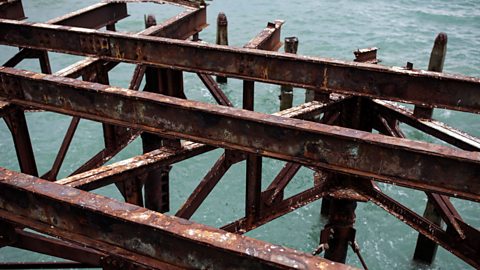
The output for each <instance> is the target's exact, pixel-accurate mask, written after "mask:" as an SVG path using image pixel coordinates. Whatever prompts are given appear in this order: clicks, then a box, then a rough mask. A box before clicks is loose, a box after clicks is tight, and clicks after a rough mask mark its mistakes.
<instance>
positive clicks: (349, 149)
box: [0, 67, 480, 201]
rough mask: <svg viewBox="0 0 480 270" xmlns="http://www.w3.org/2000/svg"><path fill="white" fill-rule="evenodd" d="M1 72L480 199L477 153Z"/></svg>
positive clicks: (247, 146)
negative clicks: (253, 134) (253, 133)
mask: <svg viewBox="0 0 480 270" xmlns="http://www.w3.org/2000/svg"><path fill="white" fill-rule="evenodd" d="M0 78H1V82H2V83H1V86H0V97H3V98H7V99H9V101H10V102H12V103H15V104H19V105H24V106H25V105H26V106H34V107H36V108H40V109H46V110H50V111H54V112H59V113H63V114H69V115H74V116H79V117H82V118H87V119H92V120H95V121H100V122H105V123H109V124H115V125H120V126H127V127H130V128H135V129H141V130H143V131H147V132H151V133H157V134H163V135H166V136H172V137H176V138H181V139H186V140H191V141H196V142H201V143H205V144H209V145H212V146H217V147H222V148H231V149H235V150H240V151H244V152H250V153H254V154H260V155H264V156H269V157H272V158H277V159H283V160H288V161H293V162H297V163H301V164H305V165H308V166H319V167H323V168H326V169H330V170H334V171H338V172H343V173H347V174H353V175H361V176H365V177H372V178H376V179H379V180H381V181H385V182H389V183H396V184H398V185H403V186H407V187H411V188H416V189H420V190H425V191H431V192H436V193H442V194H446V195H449V196H457V197H461V198H466V199H469V200H476V201H480V182H479V181H478V175H479V173H480V153H476V152H467V151H463V150H458V149H453V148H450V147H446V146H441V145H434V144H429V143H424V142H416V141H410V140H406V139H399V138H391V137H387V136H383V135H379V134H370V133H366V132H362V131H355V130H351V129H347V128H342V127H337V126H327V125H324V124H320V123H314V122H307V121H302V120H297V119H287V118H283V117H278V116H273V115H265V114H261V113H256V112H250V111H246V110H241V109H236V108H229V107H225V106H218V105H213V104H205V103H201V102H196V101H189V100H181V99H176V98H173V97H166V96H163V95H158V94H154V93H144V92H138V91H132V90H128V89H122V88H117V87H111V86H108V85H101V84H96V83H90V82H83V81H78V80H73V79H69V78H64V77H57V76H54V75H46V74H38V73H34V72H28V71H22V70H17V69H12V68H5V67H0ZM252 132H255V136H254V138H253V137H252ZM252 138H253V139H252ZM286 141H288V142H289V143H288V144H285V142H286ZM379 161H381V162H379Z"/></svg>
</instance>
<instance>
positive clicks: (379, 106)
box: [372, 100, 480, 151]
mask: <svg viewBox="0 0 480 270" xmlns="http://www.w3.org/2000/svg"><path fill="white" fill-rule="evenodd" d="M372 106H373V108H374V110H375V111H376V112H377V113H378V114H380V115H385V116H389V117H392V118H394V119H397V120H398V121H400V122H403V123H405V124H407V125H409V126H412V127H414V128H416V129H419V130H421V131H423V132H425V133H427V134H429V135H431V136H433V137H435V138H438V139H440V140H442V141H444V142H447V143H449V144H451V145H454V146H456V147H459V148H461V149H464V150H468V151H480V139H479V138H477V137H474V136H471V135H469V134H467V133H465V132H462V131H460V130H457V129H455V128H453V127H450V126H448V125H446V124H444V123H441V122H439V121H435V120H433V119H419V118H417V117H415V116H414V114H413V111H411V110H409V109H407V108H405V107H402V106H400V105H397V104H395V103H393V102H386V101H382V100H373V101H372Z"/></svg>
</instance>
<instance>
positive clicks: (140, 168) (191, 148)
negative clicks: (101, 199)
mask: <svg viewBox="0 0 480 270" xmlns="http://www.w3.org/2000/svg"><path fill="white" fill-rule="evenodd" d="M333 104H336V105H338V104H340V102H335V103H333ZM329 105H330V104H327V105H324V104H320V103H319V102H310V103H304V104H302V105H300V106H298V107H293V108H291V109H288V110H284V111H281V112H277V113H275V115H278V116H283V117H290V118H304V117H311V116H312V115H318V114H320V113H321V112H322V111H323V109H325V108H330V106H329ZM213 149H215V148H214V147H211V146H208V145H204V144H200V143H193V142H188V141H187V142H185V143H183V145H182V149H169V148H162V149H159V150H154V151H152V152H150V153H146V154H143V155H141V156H137V157H133V158H130V159H127V160H124V161H119V162H116V163H114V164H111V165H107V166H103V167H100V168H97V169H95V170H91V171H87V172H84V173H81V174H77V175H74V176H70V177H67V178H64V179H61V180H58V181H57V183H58V184H62V185H68V186H71V187H75V188H79V189H82V190H93V189H96V188H100V187H103V186H106V185H109V184H112V183H116V182H119V181H124V180H125V179H128V178H129V177H135V176H139V175H142V174H143V173H145V172H147V171H149V170H150V169H154V168H159V167H162V166H165V165H172V164H174V163H176V162H180V161H183V160H185V159H188V158H190V157H193V156H197V155H200V154H203V153H206V152H208V151H211V150H213ZM157 163H160V164H157ZM150 167H152V168H150ZM127 176H128V177H127Z"/></svg>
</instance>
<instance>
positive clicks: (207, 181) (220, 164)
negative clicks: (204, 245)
mask: <svg viewBox="0 0 480 270" xmlns="http://www.w3.org/2000/svg"><path fill="white" fill-rule="evenodd" d="M243 159H244V158H243V157H240V155H238V154H236V153H234V152H232V151H225V153H224V154H222V155H221V156H220V158H219V159H218V160H217V162H215V164H214V165H213V167H212V168H211V169H210V170H209V171H208V173H207V174H206V175H205V177H204V178H203V179H202V180H201V181H200V183H199V184H198V186H197V187H196V188H195V190H194V191H193V192H192V194H191V195H190V196H189V197H188V199H187V200H186V201H185V202H184V203H183V205H182V206H181V207H180V209H179V210H178V211H177V213H176V214H175V216H177V217H181V218H185V219H190V218H191V217H192V215H193V214H194V213H195V211H197V209H198V208H199V207H200V205H201V204H202V203H203V201H204V200H205V199H206V198H207V196H208V194H210V192H211V191H212V190H213V188H214V187H215V186H216V185H217V184H218V182H219V181H220V179H221V178H222V177H223V176H224V175H225V173H226V172H227V171H228V169H229V168H230V167H231V166H232V165H233V164H234V163H236V162H239V161H240V160H243Z"/></svg>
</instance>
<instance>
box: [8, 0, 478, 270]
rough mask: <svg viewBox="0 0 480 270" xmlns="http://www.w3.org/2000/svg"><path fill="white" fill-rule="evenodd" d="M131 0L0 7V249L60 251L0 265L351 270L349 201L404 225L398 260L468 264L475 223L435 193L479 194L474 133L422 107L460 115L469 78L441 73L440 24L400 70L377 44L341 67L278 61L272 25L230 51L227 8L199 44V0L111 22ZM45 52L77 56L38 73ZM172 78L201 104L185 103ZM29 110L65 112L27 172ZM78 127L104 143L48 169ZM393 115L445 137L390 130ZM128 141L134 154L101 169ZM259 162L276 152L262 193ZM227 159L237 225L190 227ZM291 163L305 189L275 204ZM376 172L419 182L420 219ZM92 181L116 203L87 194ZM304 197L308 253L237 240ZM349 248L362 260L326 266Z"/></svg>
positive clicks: (391, 180)
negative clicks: (424, 52)
mask: <svg viewBox="0 0 480 270" xmlns="http://www.w3.org/2000/svg"><path fill="white" fill-rule="evenodd" d="M134 2H144V1H135V0H124V1H120V0H115V1H113V0H112V1H103V2H100V3H98V4H95V5H93V6H89V7H86V8H84V9H81V10H78V11H75V12H72V13H69V14H66V15H64V16H62V17H59V18H55V19H52V20H49V21H47V22H45V23H31V22H25V21H23V20H24V19H25V17H26V15H25V12H24V10H23V6H22V2H21V1H20V0H7V1H5V0H4V1H0V18H1V19H0V44H2V45H8V46H13V47H18V48H19V51H18V52H17V53H16V54H15V55H12V57H11V58H10V59H9V60H8V61H7V62H5V63H3V65H2V66H1V67H0V117H2V118H3V120H4V121H5V122H6V124H7V126H8V128H9V130H10V131H11V134H12V139H13V143H14V146H15V151H16V154H17V157H18V163H19V167H20V172H16V171H12V170H11V169H7V168H0V228H1V230H0V248H1V247H5V246H12V247H16V248H20V249H25V250H30V251H34V252H39V253H43V254H47V255H51V256H54V257H59V258H62V259H65V260H66V261H65V262H44V263H38V262H31V263H25V262H21V263H20V262H4V263H0V268H2V269H6V268H7V269H8V268H10V269H12V268H19V267H20V268H21V267H24V268H30V269H32V268H45V267H47V268H72V267H75V268H82V267H101V268H103V269H186V268H188V269H196V268H198V269H292V268H296V269H353V268H355V267H363V268H367V266H368V261H367V262H365V261H364V260H363V258H362V253H365V252H368V250H362V249H361V246H360V245H359V244H358V243H357V241H356V240H355V235H356V230H355V219H356V214H355V209H356V206H357V204H358V203H373V204H376V205H378V206H379V207H381V208H382V209H384V210H385V211H387V212H388V213H389V214H391V215H393V216H394V217H396V218H398V219H399V222H404V223H406V224H407V225H409V226H410V227H411V228H412V229H413V230H416V231H418V232H419V239H418V242H417V248H416V251H415V255H414V258H415V259H417V260H420V261H423V262H427V263H431V262H432V261H433V259H434V257H435V251H436V248H437V246H438V245H440V246H442V247H443V248H445V249H446V250H447V251H449V252H451V253H453V254H454V255H455V256H457V257H459V258H460V259H462V260H463V261H465V262H466V263H468V264H470V265H471V266H473V267H475V268H480V241H479V240H480V233H479V231H478V229H476V228H475V227H472V226H471V225H469V224H467V222H465V221H464V220H463V219H462V217H461V215H460V214H459V213H458V211H457V210H456V209H455V207H454V205H453V204H452V203H451V201H450V198H451V197H454V198H458V199H462V200H469V201H473V202H479V201H480V180H479V176H480V153H479V149H480V139H479V138H476V137H474V136H471V135H469V134H466V133H464V132H462V131H459V130H457V129H455V128H453V127H450V126H448V125H446V124H444V123H441V122H439V121H436V120H434V119H433V118H432V112H433V110H434V109H435V108H441V109H449V110H454V111H462V112H468V113H472V114H478V113H479V112H480V79H479V78H472V77H467V76H462V75H451V74H444V73H442V69H443V62H444V59H445V57H446V44H447V36H446V34H444V33H440V34H439V36H438V37H437V39H436V40H435V43H434V46H433V50H432V54H431V58H430V65H429V70H428V71H425V70H417V69H415V68H414V67H413V64H411V63H408V64H407V65H406V66H405V67H386V66H382V65H381V64H379V63H378V62H379V61H378V59H377V48H367V49H361V50H356V51H355V52H354V56H355V59H354V61H352V62H348V61H340V60H332V59H325V58H318V57H305V56H302V55H299V54H296V52H297V46H301V44H300V45H299V40H298V39H297V38H295V37H288V38H286V39H285V44H286V46H287V48H286V50H285V52H281V51H279V48H280V47H281V46H282V42H281V41H282V39H281V28H282V25H283V23H284V22H283V21H281V20H275V21H273V22H270V23H268V24H267V26H266V27H265V29H263V30H261V31H260V32H259V34H258V35H257V36H255V37H253V38H252V39H251V40H250V41H249V42H246V44H245V45H244V46H243V48H236V47H232V46H228V31H227V27H228V23H227V17H226V15H225V14H220V15H219V17H218V20H217V22H218V33H217V43H218V44H209V43H206V42H204V41H201V40H200V34H201V31H202V30H203V29H204V28H205V27H207V17H206V16H207V8H208V6H207V5H206V4H205V3H204V2H203V1H189V0H162V1H160V0H150V1H148V2H156V3H159V4H165V3H166V4H173V5H179V6H181V7H183V8H184V11H183V12H181V13H180V14H178V15H176V16H174V17H172V18H171V19H168V20H166V21H164V22H157V21H156V19H155V17H154V16H152V15H148V16H146V20H145V26H146V29H145V30H143V31H140V32H138V33H122V32H118V31H116V30H117V29H116V26H115V25H116V23H117V22H118V21H120V20H122V19H124V18H126V17H128V12H127V6H128V5H129V4H131V3H134ZM233 34H234V33H233ZM300 42H301V41H300ZM49 52H57V53H64V54H72V55H79V56H83V57H85V58H84V59H82V60H81V61H79V62H77V63H75V64H73V65H71V66H68V67H65V68H64V69H62V70H60V71H58V72H55V73H52V69H51V67H50V61H49V57H48V53H49ZM25 59H38V61H39V65H40V69H41V72H33V71H28V70H21V69H18V68H16V66H17V65H18V64H19V63H21V62H22V61H23V60H25ZM119 63H130V64H134V65H135V70H134V73H133V74H132V76H131V81H130V84H129V87H128V88H120V87H116V86H113V85H110V82H109V72H111V71H112V69H113V68H114V67H115V66H117V65H118V64H119ZM187 72H188V73H193V74H196V76H198V77H199V78H200V80H201V81H202V83H203V84H204V85H205V87H206V88H207V89H208V90H209V92H210V93H211V94H212V96H213V98H214V99H215V101H216V102H217V103H218V105H217V104H208V103H202V102H199V101H194V100H189V99H188V98H187V96H186V95H185V92H184V84H183V75H184V73H187ZM214 76H216V79H214ZM227 78H236V79H241V80H243V89H238V91H243V102H242V108H235V107H234V106H233V103H232V102H231V101H230V99H229V97H228V95H227V94H225V93H224V92H223V91H222V83H228V82H227ZM255 82H263V83H271V84H276V85H279V94H280V99H281V103H280V108H281V110H280V111H278V112H276V113H274V114H271V115H269V114H264V113H259V112H255V107H254V96H255V95H254V93H255V91H257V90H256V89H255ZM219 83H220V84H219ZM142 85H143V89H141V86H142ZM280 86H281V87H280ZM280 88H281V89H282V90H281V91H280ZM304 89H306V90H307V91H306V93H307V96H306V101H307V102H306V103H304V104H301V105H299V106H293V105H292V95H300V94H304V93H305V90H304ZM276 99H277V97H276V96H275V97H272V100H276ZM399 103H407V104H412V105H414V109H408V108H405V107H403V106H401V105H400V104H399ZM37 111H48V112H54V113H59V114H63V115H68V116H71V123H70V125H69V127H68V130H67V132H66V133H65V136H64V138H63V143H62V144H61V147H60V149H59V151H58V153H57V155H56V158H55V160H54V161H53V165H52V167H51V169H50V170H48V171H47V172H44V173H41V172H39V170H38V168H37V163H36V160H35V155H34V152H33V147H32V140H31V138H30V135H29V130H28V125H27V121H26V118H25V113H27V112H28V113H30V112H32V113H36V112H37ZM82 119H88V120H92V121H96V122H100V123H102V128H103V133H102V134H98V136H101V137H102V138H103V141H104V147H103V149H102V150H101V151H99V152H98V153H97V154H96V155H94V156H92V157H91V158H90V159H89V160H88V161H87V162H85V163H84V164H83V165H82V166H80V167H78V168H76V169H75V170H72V171H71V172H70V176H68V177H66V178H61V179H59V178H58V175H59V172H60V169H61V167H62V164H63V162H64V160H65V157H66V155H67V153H68V150H69V147H70V145H71V143H72V141H73V138H74V136H75V133H76V130H77V127H78V125H79V122H80V121H81V120H82ZM400 123H402V124H405V125H408V126H410V127H412V128H414V129H417V130H420V131H422V132H424V133H426V134H429V135H430V136H433V137H435V138H437V139H439V140H441V141H443V142H445V143H446V144H448V145H444V144H442V145H440V144H433V143H426V142H420V141H414V140H410V139H406V138H405V135H404V133H403V132H402V129H401V126H400ZM46 128H48V127H46ZM138 137H140V138H141V140H142V146H143V154H141V155H139V156H134V157H131V158H129V159H126V160H123V161H119V162H115V163H112V164H109V165H106V163H107V162H108V161H109V160H111V159H112V158H113V157H114V156H115V155H117V154H118V153H119V152H120V151H121V150H122V149H124V148H125V147H126V146H127V145H128V144H129V143H131V142H132V141H133V140H135V139H136V138H138ZM214 149H223V150H222V151H223V154H222V155H221V156H220V158H219V159H218V160H217V161H216V162H215V164H214V165H213V167H212V168H211V169H210V170H209V171H208V173H207V174H206V175H205V176H204V177H203V178H202V179H189V180H191V181H198V186H197V187H196V188H195V190H194V191H193V192H192V193H191V195H190V196H188V199H187V200H186V201H185V202H184V203H183V205H182V206H181V207H180V208H179V209H171V207H170V192H171V189H170V187H171V186H173V185H175V182H173V181H171V179H170V170H171V168H172V166H178V165H176V163H179V162H181V161H184V160H187V159H189V158H192V157H196V156H198V155H201V154H203V153H206V152H209V151H212V150H214ZM264 157H267V158H273V159H279V160H283V161H286V162H287V163H286V164H285V166H284V167H283V168H282V169H281V170H280V171H279V172H278V174H277V176H276V177H275V178H274V179H273V180H272V181H270V182H269V183H270V184H269V185H268V186H267V187H266V188H263V187H265V186H266V185H262V182H263V183H267V181H269V180H270V179H265V178H264V177H262V163H263V162H262V158H264ZM244 161H245V162H246V179H245V186H246V191H245V194H246V195H245V200H244V202H245V212H244V214H242V216H243V217H242V218H240V219H238V220H233V221H231V222H230V223H228V224H224V226H222V227H220V228H213V227H210V226H206V225H202V224H198V223H195V222H192V221H190V220H189V219H190V218H191V217H192V215H193V214H194V213H195V212H196V211H197V209H198V208H199V207H200V206H201V204H202V203H203V202H204V201H205V199H206V198H207V197H208V196H209V194H210V192H211V191H212V190H213V189H214V187H215V186H216V185H217V183H219V181H221V179H222V177H223V176H224V175H225V173H226V172H227V171H228V170H229V168H231V167H232V166H235V164H237V163H240V162H244ZM301 167H306V168H308V169H310V170H311V171H312V184H311V185H310V186H306V187H304V189H303V190H302V191H301V192H298V193H296V194H294V195H291V196H288V197H287V196H285V194H284V193H285V192H284V191H285V188H286V187H287V186H288V185H289V183H290V182H292V181H295V179H294V176H295V174H296V173H297V172H298V171H299V169H300V168H301ZM379 182H382V183H387V184H392V185H398V186H402V187H406V188H410V189H415V190H420V191H422V192H424V193H425V196H426V198H428V202H427V205H426V210H425V213H424V215H422V214H419V213H416V212H414V211H413V210H411V209H410V208H408V207H407V206H405V205H403V204H402V203H400V202H398V201H396V200H394V199H393V198H391V197H389V196H388V195H387V194H385V193H384V192H383V191H382V189H381V186H379V185H378V183H379ZM110 184H115V185H116V187H117V188H118V190H119V191H120V193H121V194H122V196H123V198H124V200H125V202H119V201H116V200H114V199H111V198H107V197H104V196H100V195H97V194H95V193H92V192H91V191H94V190H96V189H99V188H101V187H105V186H107V185H110ZM227 195H228V194H227ZM226 197H228V196H226ZM226 199H227V198H226ZM317 200H322V209H321V211H320V209H319V215H320V212H321V213H322V214H323V215H326V216H327V218H328V222H327V224H326V225H325V228H324V229H323V230H322V231H321V232H319V238H320V242H319V247H318V249H317V250H315V251H313V254H314V255H312V254H307V253H304V252H300V251H297V250H293V249H289V248H286V247H282V246H279V245H275V244H271V243H267V242H264V241H260V240H256V239H253V238H250V237H246V236H243V234H244V233H246V232H249V231H251V230H254V229H255V228H258V227H260V226H262V225H264V224H267V223H269V222H270V221H272V220H274V219H276V218H278V217H281V216H283V215H286V214H288V213H291V212H292V211H295V210H297V209H298V208H300V207H303V206H305V205H307V204H309V203H312V202H314V201H317ZM167 212H169V214H167ZM414 244H415V243H412V245H414ZM350 248H351V249H352V250H353V251H354V253H356V254H357V255H358V256H359V257H360V261H361V263H362V265H357V266H348V265H345V264H344V263H345V260H346V256H347V251H348V250H349V249H350ZM318 254H322V255H323V256H324V258H322V257H320V256H316V255H318ZM412 255H413V254H412Z"/></svg>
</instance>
